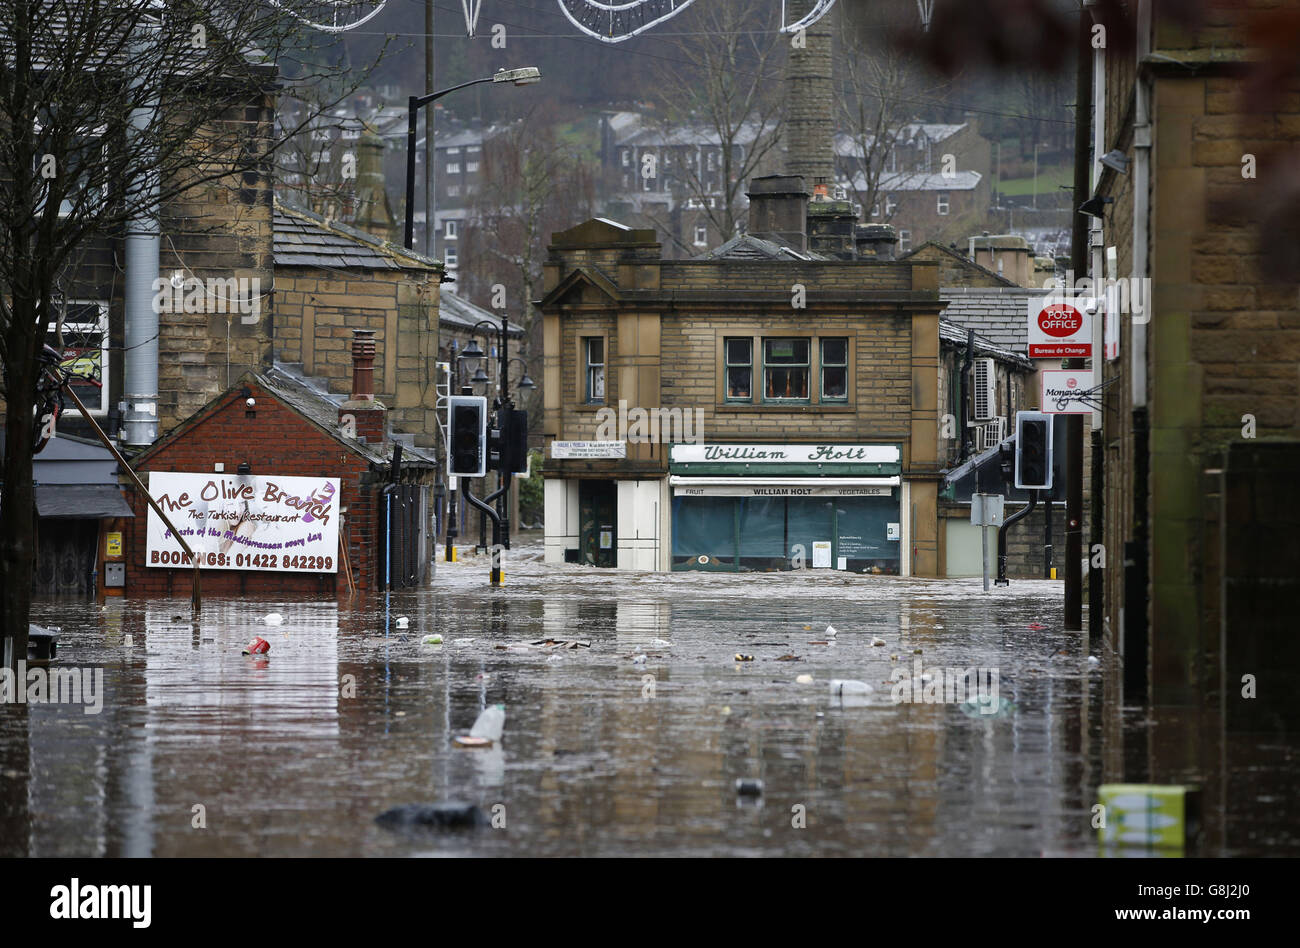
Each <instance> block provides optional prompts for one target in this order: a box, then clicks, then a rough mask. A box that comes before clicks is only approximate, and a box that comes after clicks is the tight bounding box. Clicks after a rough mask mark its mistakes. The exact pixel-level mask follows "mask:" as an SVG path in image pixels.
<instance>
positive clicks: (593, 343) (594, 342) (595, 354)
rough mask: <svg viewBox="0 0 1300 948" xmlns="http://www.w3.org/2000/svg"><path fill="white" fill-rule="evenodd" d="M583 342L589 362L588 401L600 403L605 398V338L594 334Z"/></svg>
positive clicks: (584, 351)
mask: <svg viewBox="0 0 1300 948" xmlns="http://www.w3.org/2000/svg"><path fill="white" fill-rule="evenodd" d="M582 343H583V344H582V348H583V353H584V358H585V359H586V363H587V372H586V375H587V403H588V404H599V403H600V402H603V401H604V400H605V340H604V339H603V338H601V337H600V336H592V337H590V338H587V339H584V340H583V341H582Z"/></svg>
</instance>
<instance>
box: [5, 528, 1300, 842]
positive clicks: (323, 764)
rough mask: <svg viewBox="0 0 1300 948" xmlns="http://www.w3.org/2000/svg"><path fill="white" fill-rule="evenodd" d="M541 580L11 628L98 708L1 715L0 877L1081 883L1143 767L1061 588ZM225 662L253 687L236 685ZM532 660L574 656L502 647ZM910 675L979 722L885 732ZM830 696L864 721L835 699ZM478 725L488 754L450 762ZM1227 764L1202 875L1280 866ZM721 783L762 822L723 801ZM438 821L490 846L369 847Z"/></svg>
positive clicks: (935, 713) (466, 579) (481, 570)
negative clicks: (1048, 867)
mask: <svg viewBox="0 0 1300 948" xmlns="http://www.w3.org/2000/svg"><path fill="white" fill-rule="evenodd" d="M539 554H540V549H539V548H538V547H537V546H536V545H532V546H528V547H526V548H525V549H523V550H519V551H516V552H514V553H512V554H510V557H511V559H510V561H509V563H508V566H507V576H506V580H507V585H506V586H505V588H503V589H499V590H494V589H491V588H489V587H488V585H487V581H486V579H487V566H486V563H485V561H484V560H483V559H469V560H467V561H465V562H462V563H459V564H452V565H450V566H449V565H447V564H439V566H438V573H437V576H436V578H435V581H434V583H433V585H432V586H431V587H430V588H427V589H423V590H419V591H404V592H401V593H394V594H393V595H392V596H391V598H390V599H389V600H387V601H385V600H384V599H382V598H380V599H368V600H365V601H356V602H351V603H349V602H346V601H344V602H341V603H336V602H332V601H331V602H318V601H303V600H300V599H297V600H292V599H284V600H269V599H268V600H261V601H245V600H217V599H209V600H206V601H205V602H204V607H203V612H202V617H201V619H200V621H199V622H198V623H197V625H194V624H192V623H191V622H190V620H189V609H188V601H186V600H149V601H143V600H125V601H122V600H109V601H108V602H107V603H104V604H102V605H101V604H100V603H90V602H68V601H58V602H52V601H47V602H38V603H36V604H35V607H34V615H33V621H35V622H38V623H41V624H45V625H55V626H59V627H61V629H62V632H61V635H60V643H59V660H58V662H57V666H58V667H61V668H83V667H89V668H101V667H102V669H103V695H102V708H101V710H99V712H98V713H94V714H86V713H85V708H84V707H83V706H82V705H77V704H36V705H28V706H21V707H15V706H8V707H0V813H2V814H3V818H0V853H4V854H6V855H30V856H251V855H259V856H312V855H319V856H356V855H500V856H510V855H554V856H575V855H636V854H648V855H683V856H684V855H728V856H744V855H758V854H773V855H789V856H810V855H835V856H862V855H880V856H886V855H890V856H949V855H951V856H982V855H988V856H1039V855H1081V856H1086V855H1096V854H1097V853H1098V846H1097V842H1096V831H1095V830H1094V829H1093V828H1092V825H1091V807H1092V805H1093V803H1095V802H1096V792H1095V791H1096V786H1097V784H1099V783H1101V782H1103V780H1104V779H1114V778H1115V776H1116V775H1117V774H1119V773H1122V772H1124V771H1125V768H1130V769H1131V768H1132V767H1133V766H1140V764H1141V762H1140V761H1139V762H1138V763H1137V764H1134V762H1133V758H1134V756H1135V753H1137V752H1135V751H1134V747H1139V746H1140V747H1143V748H1147V749H1148V750H1144V751H1142V752H1141V753H1138V756H1141V757H1143V758H1146V757H1147V756H1148V754H1149V748H1150V747H1151V746H1152V745H1151V741H1152V740H1158V739H1159V738H1158V737H1155V738H1153V737H1152V736H1151V732H1152V727H1151V724H1150V722H1147V721H1144V720H1138V719H1136V718H1135V716H1134V715H1132V714H1129V715H1128V716H1127V718H1126V717H1124V716H1120V717H1119V718H1117V719H1116V720H1106V719H1105V718H1104V715H1103V710H1102V709H1103V704H1104V703H1103V701H1102V683H1103V679H1104V678H1105V675H1106V673H1107V671H1108V664H1107V663H1108V661H1109V660H1108V659H1106V658H1105V657H1104V656H1103V661H1102V662H1101V663H1099V664H1095V663H1090V662H1089V661H1088V656H1087V654H1086V652H1085V650H1084V645H1083V637H1082V635H1081V634H1080V633H1067V632H1063V631H1061V621H1062V601H1061V587H1060V584H1059V583H1049V582H1033V581H1026V582H1016V583H1014V584H1013V585H1012V586H1010V587H1009V588H1005V589H995V590H994V591H993V592H990V593H988V594H985V593H984V592H983V591H982V588H981V585H980V583H979V582H978V581H968V580H945V581H935V580H912V579H899V578H894V577H884V576H857V575H844V574H833V573H828V572H823V571H803V572H800V573H772V574H745V575H730V574H717V573H676V574H647V573H637V574H634V573H618V572H614V571H602V570H596V569H592V568H586V567H579V566H569V565H566V566H546V565H544V564H542V563H541V562H540V556H539ZM272 612H276V613H280V614H281V615H282V616H283V624H281V625H267V624H266V623H265V622H264V621H263V617H264V616H266V615H267V614H268V613H272ZM399 617H406V618H407V619H408V620H409V627H408V628H405V629H399V628H398V623H397V619H398V618H399ZM1031 623H1038V624H1041V625H1043V626H1045V628H1043V629H1041V630H1035V629H1030V628H1029V626H1030V624H1031ZM828 625H832V626H834V627H835V628H836V630H837V631H838V635H836V636H834V637H833V638H832V637H829V636H827V635H826V627H827V626H828ZM433 633H437V634H440V635H442V637H443V643H442V644H441V645H426V644H423V639H424V637H425V636H427V635H430V634H433ZM255 635H261V636H263V637H264V638H266V639H267V640H268V641H269V642H270V645H271V649H270V653H269V655H268V656H267V657H265V658H254V657H248V656H244V655H241V648H242V646H243V645H244V644H245V643H247V642H248V641H249V639H250V638H252V637H253V636H255ZM543 638H550V639H579V640H582V641H583V642H587V643H589V645H590V647H589V648H578V649H562V650H560V649H553V650H544V649H537V648H531V647H528V645H527V643H529V642H531V641H534V640H538V639H543ZM877 638H878V639H883V640H884V644H883V645H873V644H872V642H873V640H875V639H877ZM823 641H826V642H829V643H830V644H815V643H819V642H823ZM918 650H919V653H918ZM738 653H740V654H743V655H752V656H753V660H752V661H737V660H736V655H737V654H738ZM642 655H644V656H645V658H644V661H643V662H642V661H639V660H638V659H639V656H642ZM785 656H794V658H793V659H786V660H780V659H782V658H783V657H785ZM917 661H919V662H920V663H921V670H922V671H923V673H930V674H934V673H935V672H938V673H939V674H942V670H943V669H944V668H946V667H951V668H956V669H964V668H967V667H971V666H975V667H982V668H987V669H993V670H995V671H996V673H997V684H998V695H997V702H998V703H997V708H998V713H996V714H981V713H979V710H978V708H977V707H975V706H973V705H971V704H967V705H966V706H965V707H963V706H962V705H961V704H960V703H958V702H956V701H946V702H940V703H925V702H918V703H911V702H903V703H898V702H895V701H894V700H893V696H892V691H893V681H891V674H892V675H897V674H898V673H897V672H895V669H902V670H903V672H905V673H908V674H912V673H915V671H916V670H917V669H916V666H915V664H914V663H915V662H917ZM801 675H809V676H812V678H813V682H812V683H811V684H801V683H799V682H798V681H797V680H796V679H797V678H798V677H799V676H801ZM831 679H854V680H860V681H863V682H866V683H867V684H869V685H871V686H872V687H873V688H874V691H873V692H872V693H871V694H869V695H867V696H866V697H865V699H863V700H861V701H858V702H855V701H853V700H847V701H846V700H841V699H836V698H833V697H832V695H831V693H830V685H829V682H830V680H831ZM493 704H503V705H505V708H506V722H505V734H504V738H503V739H502V741H501V742H500V743H499V744H498V745H497V746H495V747H493V748H491V749H462V748H458V747H456V746H454V745H453V743H452V740H453V738H455V737H456V736H458V735H463V734H467V733H468V732H469V730H470V728H471V727H472V725H473V724H474V721H475V719H476V717H477V716H478V714H479V713H480V711H481V710H482V709H483V708H485V707H486V706H488V705H493ZM846 705H847V706H846ZM1116 713H1117V714H1118V712H1116ZM1137 717H1141V716H1137ZM1130 719H1131V720H1130ZM1179 733H1180V734H1181V733H1182V731H1179ZM1135 735H1136V736H1135ZM1117 741H1118V742H1120V744H1119V746H1118V747H1116V742H1117ZM1242 746H1246V747H1247V751H1246V752H1245V753H1246V756H1245V758H1244V759H1242V758H1241V756H1240V755H1241V753H1242V751H1241V747H1242ZM1237 753H1238V757H1237V758H1236V759H1235V762H1234V763H1233V764H1232V768H1233V771H1232V773H1227V772H1223V773H1217V774H1213V775H1208V777H1207V779H1211V780H1212V781H1213V782H1215V785H1216V786H1221V787H1222V788H1223V793H1222V795H1221V797H1222V798H1216V799H1217V803H1216V806H1218V807H1219V811H1220V812H1219V816H1218V823H1217V824H1216V825H1217V827H1218V831H1217V832H1216V833H1214V834H1211V835H1210V836H1209V839H1210V840H1211V843H1210V844H1209V845H1208V846H1207V848H1205V849H1203V850H1201V851H1202V852H1205V853H1207V854H1211V855H1214V854H1256V853H1270V852H1294V851H1296V849H1297V832H1298V830H1300V817H1298V815H1297V813H1296V809H1295V804H1294V803H1293V802H1291V801H1290V798H1289V795H1288V793H1287V792H1286V789H1285V788H1286V787H1288V786H1289V785H1290V784H1291V783H1293V782H1294V778H1295V777H1296V776H1297V769H1298V768H1297V764H1296V758H1295V755H1294V753H1292V752H1291V750H1290V749H1289V748H1287V747H1285V746H1282V745H1280V744H1279V743H1278V742H1277V741H1276V740H1272V741H1270V740H1269V739H1263V738H1261V739H1260V740H1259V741H1257V742H1254V743H1249V744H1248V745H1238V751H1237ZM1243 774H1245V775H1247V776H1246V777H1243ZM742 778H757V779H758V780H761V781H762V793H761V795H759V796H757V797H754V796H748V795H746V796H740V795H738V794H737V790H736V781H737V780H738V779H742ZM1255 797H1259V798H1260V799H1258V800H1257V799H1255ZM439 801H464V802H466V803H469V804H473V805H476V806H477V807H479V809H480V810H481V811H482V812H483V814H484V816H485V817H486V818H488V819H489V820H491V819H495V822H496V823H497V824H498V825H497V826H495V827H493V826H485V827H482V828H478V829H472V830H458V831H447V830H441V831H439V830H428V829H415V830H392V829H388V828H385V827H383V826H380V825H378V824H376V822H375V817H376V816H377V815H379V814H380V813H382V812H384V811H385V810H387V809H389V808H391V807H394V806H401V805H405V804H412V803H434V802H439ZM198 824H202V825H198Z"/></svg>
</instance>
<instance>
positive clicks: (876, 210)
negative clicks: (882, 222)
mask: <svg viewBox="0 0 1300 948" xmlns="http://www.w3.org/2000/svg"><path fill="white" fill-rule="evenodd" d="M879 216H880V202H879V201H877V202H876V203H875V204H873V205H871V217H872V219H873V220H874V219H875V218H877V217H879Z"/></svg>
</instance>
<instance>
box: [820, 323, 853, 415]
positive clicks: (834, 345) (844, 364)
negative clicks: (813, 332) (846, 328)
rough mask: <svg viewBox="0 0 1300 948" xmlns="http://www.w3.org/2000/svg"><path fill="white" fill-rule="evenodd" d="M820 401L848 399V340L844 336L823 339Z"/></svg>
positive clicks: (844, 400) (843, 400)
mask: <svg viewBox="0 0 1300 948" xmlns="http://www.w3.org/2000/svg"><path fill="white" fill-rule="evenodd" d="M821 345H822V401H823V402H847V401H848V400H849V341H848V339H844V338H833V339H823V340H822V341H821Z"/></svg>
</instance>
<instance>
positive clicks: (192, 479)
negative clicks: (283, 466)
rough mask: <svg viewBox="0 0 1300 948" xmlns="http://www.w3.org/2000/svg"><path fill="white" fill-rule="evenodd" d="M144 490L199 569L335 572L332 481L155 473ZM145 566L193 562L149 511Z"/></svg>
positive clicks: (336, 495)
mask: <svg viewBox="0 0 1300 948" xmlns="http://www.w3.org/2000/svg"><path fill="white" fill-rule="evenodd" d="M149 493H150V494H152V495H153V498H154V500H156V501H157V502H158V506H159V507H161V508H162V509H163V510H164V511H166V513H167V517H168V518H169V519H170V520H171V522H172V523H174V524H175V525H176V529H177V530H178V531H179V532H180V534H181V536H183V537H184V538H185V542H186V543H188V544H189V546H190V549H191V550H193V551H194V552H195V554H196V555H197V556H198V558H199V566H200V567H202V568H205V569H246V570H258V571H266V572H286V571H287V572H294V573H335V572H338V559H339V557H338V552H339V517H338V509H339V479H338V478H337V477H276V476H274V475H269V476H265V477H263V476H259V475H252V474H243V475H240V474H177V473H169V472H166V471H154V472H153V473H151V474H150V475H149ZM145 562H146V563H148V565H150V566H160V567H161V566H169V567H175V566H190V565H192V564H191V563H190V561H189V558H188V557H187V556H186V555H185V552H184V551H183V550H182V549H181V545H180V543H178V542H177V540H176V537H174V536H173V535H172V532H171V531H170V530H168V529H167V526H166V524H164V523H163V522H162V519H161V518H160V517H159V516H158V515H157V514H156V513H154V511H153V508H152V507H150V508H149V527H148V544H147V548H146V553H145Z"/></svg>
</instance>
